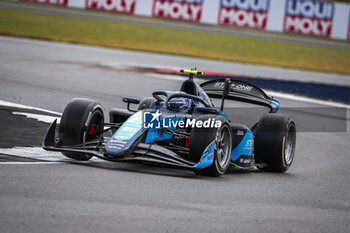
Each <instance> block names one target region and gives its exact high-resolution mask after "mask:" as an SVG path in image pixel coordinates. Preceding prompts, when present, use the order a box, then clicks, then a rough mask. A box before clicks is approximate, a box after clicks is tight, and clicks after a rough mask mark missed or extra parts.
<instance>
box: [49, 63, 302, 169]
mask: <svg viewBox="0 0 350 233" xmlns="http://www.w3.org/2000/svg"><path fill="white" fill-rule="evenodd" d="M181 71H182V72H183V73H188V74H189V79H187V80H186V81H184V82H183V84H182V86H181V89H180V91H155V92H153V93H152V97H147V98H144V99H143V100H142V101H140V100H139V99H135V98H123V101H124V102H126V103H127V109H119V108H113V109H111V111H110V112H109V115H110V123H105V122H104V113H103V110H102V106H101V105H100V104H99V103H98V102H96V101H93V100H89V99H81V98H77V99H73V100H71V101H70V102H69V103H68V105H67V106H66V108H65V110H64V112H63V115H62V118H61V122H60V125H59V130H58V133H57V134H56V132H55V131H56V121H54V122H53V123H52V124H51V125H50V127H49V128H48V130H47V132H46V135H45V137H44V139H43V142H42V147H43V149H45V150H49V151H60V152H62V154H63V155H65V156H67V157H69V158H72V159H76V160H89V159H90V158H92V157H93V156H95V157H98V158H101V159H104V160H109V161H114V162H127V161H129V162H142V163H147V164H159V165H166V166H172V167H182V168H188V169H192V170H193V171H194V172H195V173H196V174H200V175H209V176H220V175H223V174H224V173H225V172H226V170H227V169H228V167H229V166H230V165H232V166H235V167H239V168H250V167H258V168H259V169H262V170H269V171H275V172H285V171H287V169H288V168H289V167H290V166H291V164H292V161H293V158H294V153H295V142H296V128H295V123H294V121H293V119H292V118H291V117H290V116H289V115H282V114H276V112H277V110H278V108H279V102H278V101H276V100H274V99H272V98H270V97H268V96H267V95H266V94H265V92H264V91H263V90H261V89H260V88H258V87H256V86H254V85H251V84H249V83H247V82H242V81H238V80H234V79H231V78H226V79H221V80H212V81H207V82H204V83H202V84H201V85H199V84H197V83H196V82H195V81H194V80H193V75H203V72H198V71H193V70H181ZM211 98H219V99H220V100H221V106H220V108H217V107H215V106H214V104H213V102H212V99H211ZM227 100H233V101H240V102H246V103H251V104H256V105H261V106H265V107H267V108H268V109H269V113H265V114H264V115H263V116H262V117H261V118H260V120H259V121H258V122H257V123H256V124H255V125H254V126H253V127H251V128H249V127H247V126H245V125H242V124H237V123H233V122H231V120H230V119H229V118H228V117H227V115H226V114H225V113H224V105H225V104H224V103H225V101H227ZM131 104H138V110H132V109H131V107H130V105H131Z"/></svg>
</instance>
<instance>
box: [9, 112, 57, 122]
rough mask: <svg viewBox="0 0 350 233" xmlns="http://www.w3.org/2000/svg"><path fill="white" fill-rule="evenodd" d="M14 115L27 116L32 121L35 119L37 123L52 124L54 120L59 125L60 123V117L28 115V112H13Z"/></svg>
mask: <svg viewBox="0 0 350 233" xmlns="http://www.w3.org/2000/svg"><path fill="white" fill-rule="evenodd" d="M12 114H14V115H21V116H25V117H27V118H30V119H35V120H37V121H41V122H45V123H49V124H51V123H52V122H53V121H54V120H57V124H59V123H60V121H61V118H60V117H53V116H47V115H42V114H35V113H28V112H12Z"/></svg>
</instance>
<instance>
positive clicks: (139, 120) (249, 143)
mask: <svg viewBox="0 0 350 233" xmlns="http://www.w3.org/2000/svg"><path fill="white" fill-rule="evenodd" d="M144 112H145V110H141V111H138V112H137V113H135V114H133V115H132V116H131V117H129V119H128V120H127V121H125V123H124V124H123V125H122V126H121V127H120V128H119V129H118V130H117V131H116V132H115V133H114V135H113V136H112V137H111V139H110V140H109V141H108V143H107V144H106V146H105V150H106V152H107V154H108V155H109V156H114V157H115V158H118V157H123V156H125V154H128V152H129V150H132V147H133V145H135V144H137V142H140V140H141V138H142V137H143V142H144V143H145V144H152V143H154V142H159V141H164V140H169V139H172V138H173V137H174V136H173V134H171V133H167V132H164V131H162V130H161V128H156V127H152V128H145V127H143V126H144V119H143V116H144ZM164 112H166V113H169V111H163V112H162V111H160V113H164ZM219 115H221V116H224V117H225V118H226V119H227V116H226V114H225V113H223V111H220V113H219ZM170 119H171V120H172V121H173V122H179V121H180V120H184V119H185V117H173V118H170ZM241 127H244V126H241ZM168 128H169V129H171V130H176V127H168ZM244 130H245V135H244V137H243V139H242V140H241V142H240V143H239V144H238V146H236V147H235V148H233V150H232V154H231V162H232V163H236V165H239V166H240V163H241V161H240V160H241V159H242V156H244V159H245V160H247V159H251V158H252V156H253V147H254V136H253V133H252V132H251V130H250V129H249V128H248V127H245V128H244ZM214 152H215V140H214V141H212V142H211V143H210V144H209V145H208V146H207V147H206V149H205V150H204V151H203V154H202V156H201V159H200V161H199V162H198V163H197V164H195V165H194V166H189V168H194V169H203V168H206V167H209V166H211V165H212V164H213V162H214ZM247 156H248V157H247ZM249 163H250V161H249Z"/></svg>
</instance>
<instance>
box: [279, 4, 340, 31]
mask: <svg viewBox="0 0 350 233" xmlns="http://www.w3.org/2000/svg"><path fill="white" fill-rule="evenodd" d="M333 12H334V3H331V2H316V1H310V0H287V2H286V9H285V16H284V22H283V31H285V32H294V33H301V34H309V35H315V36H325V37H329V36H330V35H331V31H332V24H333Z"/></svg>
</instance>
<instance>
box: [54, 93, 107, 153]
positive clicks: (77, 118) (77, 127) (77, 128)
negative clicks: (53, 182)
mask: <svg viewBox="0 0 350 233" xmlns="http://www.w3.org/2000/svg"><path fill="white" fill-rule="evenodd" d="M103 123H104V116H103V111H102V106H101V104H99V103H98V102H96V101H93V100H89V99H81V98H77V99H72V100H71V101H70V102H69V103H68V105H67V106H66V108H65V109H64V112H63V115H62V118H61V123H60V129H59V138H60V140H61V143H62V146H71V145H77V144H81V143H84V142H87V141H90V140H94V139H101V137H103V133H101V134H95V135H94V133H92V134H90V133H91V132H90V131H93V132H102V130H103V126H102V125H103ZM92 125H94V126H93V129H92ZM101 127H102V129H101ZM62 154H63V155H65V156H67V157H69V158H72V159H76V160H89V159H91V157H92V156H91V155H87V154H78V153H71V152H62Z"/></svg>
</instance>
